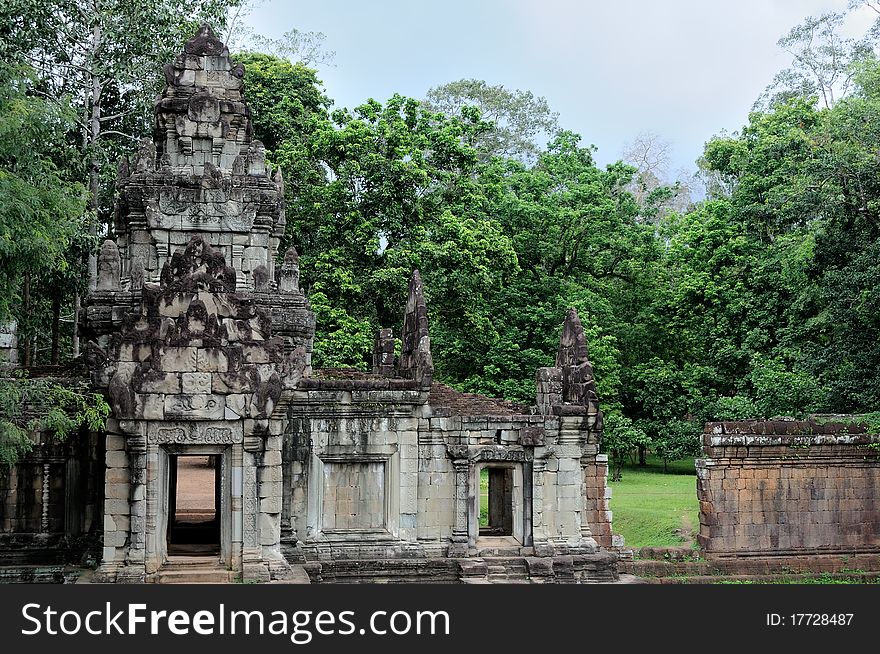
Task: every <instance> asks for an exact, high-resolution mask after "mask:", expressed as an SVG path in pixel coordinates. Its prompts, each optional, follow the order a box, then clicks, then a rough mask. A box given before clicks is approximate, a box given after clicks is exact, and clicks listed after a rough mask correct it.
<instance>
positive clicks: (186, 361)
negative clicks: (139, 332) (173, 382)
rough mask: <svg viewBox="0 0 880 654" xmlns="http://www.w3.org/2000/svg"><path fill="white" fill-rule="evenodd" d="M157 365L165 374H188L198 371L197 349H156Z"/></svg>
mask: <svg viewBox="0 0 880 654" xmlns="http://www.w3.org/2000/svg"><path fill="white" fill-rule="evenodd" d="M156 363H157V365H158V367H159V369H160V370H164V371H166V372H188V371H192V370H198V366H197V348H194V347H163V348H158V352H157V362H156Z"/></svg>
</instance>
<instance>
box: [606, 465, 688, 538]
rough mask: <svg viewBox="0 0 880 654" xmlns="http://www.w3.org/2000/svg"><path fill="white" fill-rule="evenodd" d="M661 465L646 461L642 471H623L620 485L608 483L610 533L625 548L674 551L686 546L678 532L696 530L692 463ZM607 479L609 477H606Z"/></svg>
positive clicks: (634, 469) (626, 468) (638, 469)
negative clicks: (676, 547)
mask: <svg viewBox="0 0 880 654" xmlns="http://www.w3.org/2000/svg"><path fill="white" fill-rule="evenodd" d="M668 471H669V472H668V474H663V463H662V462H661V461H658V460H656V459H653V458H651V457H648V465H647V466H645V467H625V468H624V469H623V475H622V478H621V480H620V481H617V482H612V481H609V482H608V485H609V486H610V487H611V489H612V496H611V511H612V513H613V515H614V517H613V525H612V526H613V528H614V533H616V534H621V535H622V536H623V537H624V540H625V543H626V545H627V546H628V547H674V546H681V545H685V544H689V543H690V540H689V539H688V540H686V539H684V538H682V536H681V535H680V533H679V531H680V530H684V533H688V534H690V533H692V532H696V531H698V530H699V527H700V523H699V510H700V505H699V502H698V501H697V478H696V473H695V472H694V462H693V459H689V460H684V461H675V462H670V464H669V466H668ZM609 479H610V473H609Z"/></svg>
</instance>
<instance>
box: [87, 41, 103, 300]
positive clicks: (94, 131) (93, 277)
mask: <svg viewBox="0 0 880 654" xmlns="http://www.w3.org/2000/svg"><path fill="white" fill-rule="evenodd" d="M100 47H101V26H100V25H95V26H94V27H93V28H92V58H93V59H94V58H95V57H96V55H97V52H98V50H99V48H100ZM92 64H93V65H94V61H93V62H92ZM91 86H92V88H91V93H92V95H91V107H92V113H91V117H90V118H89V147H88V152H89V204H88V209H89V216H90V218H91V223H90V224H89V234H91V235H92V236H94V237H97V236H98V191H99V188H100V186H99V185H100V179H101V177H100V173H101V168H100V163H99V162H98V139H99V138H100V137H101V80H100V78H99V77H98V74H97V73H96V72H94V71H93V72H92V73H91ZM97 285H98V257H97V254H96V253H95V252H94V251H93V250H92V251H90V252H89V291H94V290H95V288H96V287H97Z"/></svg>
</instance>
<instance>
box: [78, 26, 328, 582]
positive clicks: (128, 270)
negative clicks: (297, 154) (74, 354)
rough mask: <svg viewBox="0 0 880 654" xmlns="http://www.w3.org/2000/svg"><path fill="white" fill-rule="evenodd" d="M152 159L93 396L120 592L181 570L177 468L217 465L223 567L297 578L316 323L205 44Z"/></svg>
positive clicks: (265, 181)
mask: <svg viewBox="0 0 880 654" xmlns="http://www.w3.org/2000/svg"><path fill="white" fill-rule="evenodd" d="M165 77H166V81H167V86H166V88H165V90H164V92H163V93H162V95H161V97H160V98H159V99H158V100H157V101H156V106H155V111H156V130H155V138H154V140H153V141H149V140H147V141H144V142H143V143H142V144H141V146H140V149H139V152H138V155H137V158H136V160H135V162H134V164H133V165H129V163H128V161H126V160H123V161H122V162H120V165H119V179H118V181H117V188H118V191H119V197H118V202H117V207H116V218H115V232H116V240H115V242H114V241H112V240H108V241H106V242H105V243H104V245H103V246H102V248H101V253H100V257H99V278H98V285H97V289H96V291H95V292H94V293H93V294H92V296H91V298H90V300H89V306H88V309H87V324H86V329H85V331H86V336H87V338H88V339H89V340H90V343H89V356H90V359H91V364H92V370H93V382H94V383H95V385H96V386H98V387H99V388H103V389H106V390H107V393H108V395H109V398H110V403H111V406H112V408H113V414H112V419H111V420H110V421H109V423H108V434H107V441H106V452H107V454H106V477H105V505H104V516H105V519H104V552H103V563H102V566H101V574H102V576H103V577H104V578H106V579H114V580H119V581H125V580H132V581H140V580H143V579H144V578H145V577H148V576H149V575H151V574H153V573H155V572H157V570H159V569H160V568H161V566H162V565H163V564H164V563H165V561H166V560H167V554H168V547H169V542H170V535H169V534H170V533H171V531H170V530H169V524H170V522H171V521H173V519H174V506H175V505H174V499H173V495H174V484H175V483H176V482H175V477H174V475H175V472H174V471H175V470H176V465H177V464H176V461H177V458H178V457H180V456H187V455H194V454H199V455H206V456H209V457H211V459H210V460H211V461H213V462H214V465H215V470H216V472H215V479H216V499H217V504H218V507H217V508H218V510H217V518H216V521H217V522H218V523H219V524H218V525H217V529H218V532H217V541H218V543H217V547H218V549H219V555H220V561H221V562H222V563H223V564H224V565H225V566H226V567H227V568H228V569H230V570H232V571H234V572H236V573H239V572H240V573H241V574H242V576H243V578H244V579H254V580H267V579H269V578H270V576H279V575H283V573H284V571H285V569H286V568H287V563H286V562H285V561H284V558H283V556H282V555H281V553H280V550H279V544H280V520H281V518H280V516H281V495H282V492H281V479H282V477H281V450H282V443H281V440H282V436H281V435H282V433H283V432H284V430H285V427H286V424H287V417H286V410H287V405H288V402H289V396H290V394H291V392H292V390H293V388H294V387H295V386H296V384H297V383H298V382H299V380H300V379H301V378H302V376H303V375H304V374H308V373H309V372H310V367H311V349H312V338H313V335H314V326H315V319H314V315H313V314H312V312H311V311H310V310H309V307H308V303H307V301H306V299H305V297H304V295H303V294H302V292H301V291H300V289H299V284H298V280H299V268H298V257H297V254H296V251H295V250H293V249H292V248H291V249H290V250H289V251H288V252H287V255H286V256H285V258H284V264H283V265H282V266H280V267H276V263H275V262H276V256H277V253H278V246H279V242H280V239H281V237H282V236H283V232H284V203H283V191H284V189H283V183H282V180H281V175H280V173H278V174H276V175H275V177H274V179H273V178H270V176H269V173H268V171H267V169H266V164H265V157H264V150H263V146H262V144H261V143H260V142H259V141H255V140H254V139H253V129H252V126H251V120H250V110H249V108H248V106H247V105H246V104H245V103H244V102H243V100H242V83H243V77H244V70H243V69H242V67H241V66H233V65H232V63H231V61H230V59H229V53H228V51H227V49H226V47H225V46H224V45H223V44H222V43H221V42H220V41H219V40H218V39H217V38H216V37H215V36H214V34H213V33H212V32H211V30H210V29H209V28H208V27H207V26H203V27H202V29H201V30H200V31H199V33H198V34H197V35H196V36H195V37H194V38H193V39H191V40H190V41H189V42H188V43H187V44H186V46H185V48H184V52H183V53H181V54H180V55H179V56H178V57H177V59H176V60H175V61H174V63H173V64H169V65H168V66H166V68H165Z"/></svg>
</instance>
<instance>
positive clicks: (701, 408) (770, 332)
mask: <svg viewBox="0 0 880 654" xmlns="http://www.w3.org/2000/svg"><path fill="white" fill-rule="evenodd" d="M85 4H88V3H87V2H85V0H83V2H79V3H78V2H69V3H58V2H54V3H53V2H52V1H50V0H27V1H25V0H18V1H17V2H15V3H13V5H15V6H16V7H19V9H20V8H21V7H23V6H25V5H28V6H32V8H39V7H43V6H44V5H45V7H43V8H50V9H51V8H52V7H54V13H53V11H48V12H45V11H44V12H42V13H39V12H36V13H39V15H40V16H42V18H41V21H42V22H41V21H37V22H36V23H33V24H31V23H23V22H21V21H18V22H14V21H12V22H10V23H9V24H8V25H5V26H4V27H3V29H4V30H6V31H4V34H6V33H7V32H8V36H9V38H7V39H6V41H5V43H4V45H3V48H4V51H3V53H4V54H5V55H6V56H7V58H8V59H9V60H10V61H27V60H30V61H32V62H34V63H35V65H37V70H36V73H34V72H26V71H24V69H21V68H16V69H14V71H13V72H12V73H10V74H9V75H6V76H5V77H4V79H9V80H12V81H11V82H9V83H8V84H6V85H5V86H4V87H3V89H4V91H3V92H4V97H3V99H2V101H3V103H4V104H3V107H2V114H0V164H2V169H0V190H2V196H0V229H2V230H3V233H0V237H2V239H3V240H0V266H3V267H4V272H6V274H7V280H8V281H5V282H4V283H5V284H6V286H4V287H3V288H2V297H0V309H2V308H3V307H11V306H12V305H13V304H14V303H15V299H16V298H17V297H19V296H20V295H21V293H22V288H23V287H22V284H23V280H24V279H25V274H24V273H25V270H26V269H27V268H28V267H31V268H32V270H31V280H32V284H31V288H30V292H31V294H32V295H33V298H32V300H31V305H30V306H32V307H34V310H32V311H28V312H26V315H22V316H21V319H22V320H23V321H25V322H26V321H27V319H29V318H30V319H32V320H34V319H35V318H34V317H35V316H46V315H47V313H46V312H50V313H53V314H54V323H55V324H57V323H58V317H59V314H60V312H61V311H62V309H63V308H66V307H67V306H69V305H65V307H61V306H59V304H58V301H57V299H58V298H59V297H63V298H69V296H70V291H71V289H76V290H81V283H82V274H80V275H79V276H78V277H77V278H78V279H79V283H80V286H79V287H77V286H75V284H74V285H71V284H70V283H68V282H64V281H63V280H64V275H63V274H62V273H64V271H65V270H78V271H82V269H83V262H84V257H83V253H84V252H85V251H86V250H89V249H90V248H93V247H94V240H95V239H92V241H89V240H88V239H87V238H83V237H82V234H83V232H84V231H86V230H84V228H83V226H84V225H88V224H92V225H93V224H94V220H92V219H93V218H94V217H95V216H97V217H98V218H99V219H101V220H103V219H106V217H107V216H109V214H110V210H111V201H112V198H111V197H110V194H109V192H108V190H109V189H110V188H111V187H110V186H109V184H108V182H109V181H110V177H112V175H110V174H108V172H107V171H108V167H107V166H106V165H105V164H106V163H107V162H108V161H109V160H110V157H111V155H114V154H116V153H117V152H120V151H123V150H124V148H123V147H122V145H121V144H123V143H125V141H124V135H125V134H129V133H131V134H135V135H141V134H146V133H148V132H149V130H148V129H147V124H146V122H145V116H146V113H145V111H144V107H145V106H147V105H146V103H145V98H148V97H149V95H150V94H151V93H152V92H153V91H154V90H155V85H156V84H157V83H161V82H160V81H159V71H160V66H159V61H158V60H159V59H160V58H163V57H164V59H163V61H164V60H165V59H167V58H168V57H169V56H170V54H169V53H171V52H175V51H177V50H179V49H180V47H181V45H182V40H183V38H184V36H183V34H184V33H185V32H186V31H187V30H190V29H191V27H192V22H191V21H192V20H193V19H194V18H197V17H198V16H203V15H209V16H215V17H216V16H219V15H220V14H219V12H220V11H221V10H222V8H223V6H225V5H229V4H234V2H225V3H224V2H221V1H220V0H216V1H215V0H204V1H203V2H200V3H197V5H196V6H194V8H193V9H192V11H191V12H188V13H187V12H176V8H178V6H179V3H176V2H173V1H172V0H165V1H163V2H162V3H156V4H155V7H153V8H151V9H149V11H147V10H146V9H130V10H127V9H126V10H125V11H123V9H121V8H120V9H119V12H121V13H119V14H118V20H115V19H111V18H112V17H113V16H117V14H115V13H114V12H115V11H117V9H114V7H116V4H114V3H110V4H108V5H106V8H107V9H106V11H107V12H108V13H100V14H96V16H95V18H94V20H92V22H91V23H89V21H87V20H80V19H81V18H82V16H81V15H80V14H78V16H79V17H78V18H77V21H79V22H75V23H71V24H72V25H73V27H75V28H76V29H73V28H72V29H73V31H72V32H71V34H69V35H65V37H66V38H68V37H70V36H71V35H72V36H74V37H75V38H74V41H76V38H78V37H76V35H77V34H80V36H82V34H86V35H87V36H85V37H82V39H80V40H82V41H83V42H82V43H81V44H79V43H78V42H77V43H74V44H73V45H75V46H77V47H75V48H73V50H71V53H72V55H71V56H73V57H74V59H71V60H70V61H68V60H66V59H65V52H66V50H65V48H67V46H68V45H70V44H66V45H65V43H66V42H64V41H63V39H62V41H60V42H59V43H53V42H52V41H51V38H50V36H51V34H52V29H54V28H55V27H57V25H56V24H55V23H54V22H53V21H54V20H55V19H56V18H57V16H58V15H64V11H68V10H69V11H73V10H75V9H76V7H78V6H80V5H83V6H84V5H85ZM124 4H125V3H121V4H120V5H119V6H120V7H122V5H124ZM855 4H857V5H859V4H863V3H859V2H856V3H855ZM103 6H104V5H102V7H103ZM15 11H16V10H14V9H13V14H14V13H15ZM59 12H60V13H59ZM150 12H152V13H150ZM145 20H149V21H150V30H148V32H147V33H148V34H150V35H151V36H150V38H149V39H147V40H142V41H138V42H129V39H128V36H127V32H130V31H131V29H132V26H137V25H140V24H141V23H143V22H144V21H145ZM841 20H842V19H841V18H840V17H839V16H830V15H829V16H826V17H823V18H820V19H815V20H814V19H809V20H808V21H805V22H804V23H803V24H802V25H801V26H798V28H796V29H794V30H792V32H791V33H790V34H789V35H788V36H786V37H784V38H783V40H781V41H780V44H781V45H782V46H783V47H784V48H787V49H788V50H789V51H791V52H793V53H798V56H799V57H800V58H799V59H797V60H796V62H795V65H794V67H793V68H792V69H790V70H789V71H783V74H780V75H779V76H777V78H776V79H775V80H774V82H773V84H772V85H771V88H770V90H769V91H768V93H767V94H766V96H765V102H764V104H763V106H762V108H761V109H760V110H756V111H754V112H753V113H752V114H751V115H750V116H749V119H748V124H747V125H745V126H744V127H743V129H742V130H741V131H740V132H739V133H735V134H732V135H725V136H720V137H716V138H713V139H711V140H709V142H708V143H707V144H706V147H705V151H704V153H703V156H702V158H701V161H700V166H701V173H702V176H703V178H704V180H705V182H706V187H707V189H706V190H707V195H706V197H705V198H703V199H701V200H700V201H699V202H696V203H694V204H689V203H688V202H686V201H684V196H683V195H682V193H681V187H678V186H672V187H667V186H664V185H663V184H662V183H661V182H660V179H659V178H656V176H655V178H656V179H655V178H652V181H651V184H650V185H649V186H650V188H648V185H646V183H645V182H644V179H645V175H646V171H644V170H640V169H639V168H637V167H634V166H630V165H627V164H625V163H622V162H617V163H615V164H611V165H608V166H605V167H599V166H597V165H596V163H595V161H594V158H593V154H594V153H593V149H592V148H591V147H585V146H584V145H583V144H582V142H581V138H580V136H578V135H576V134H573V133H571V132H568V131H565V130H559V129H558V127H557V125H556V120H557V117H556V115H555V114H554V113H553V112H552V111H550V109H549V107H548V105H547V103H546V101H544V99H543V98H535V97H534V96H532V94H530V93H528V92H521V91H508V90H506V89H504V88H502V87H497V86H491V85H489V84H487V83H485V82H482V81H479V80H462V81H460V82H454V83H452V84H447V85H444V86H441V87H437V88H435V89H432V90H431V92H430V93H429V97H428V99H427V101H425V102H420V101H418V100H416V99H412V98H406V97H402V96H399V95H394V96H393V97H391V98H390V99H388V100H387V101H385V102H379V101H376V100H374V99H369V100H367V101H366V102H364V103H363V104H362V105H360V106H357V107H354V108H352V109H342V108H334V107H333V103H332V101H331V99H329V98H327V97H326V95H325V92H324V90H323V89H322V88H321V82H320V81H319V79H318V74H317V72H316V71H315V70H313V69H311V68H309V67H307V65H305V64H303V63H292V62H291V61H288V60H286V59H282V58H279V57H278V56H276V55H268V54H262V53H259V52H247V53H241V54H239V55H237V59H238V61H240V62H242V63H243V64H244V65H245V67H246V71H247V73H246V77H245V94H246V98H247V100H248V102H249V103H250V104H251V107H252V109H253V115H254V127H255V133H256V137H257V138H259V139H260V140H261V141H262V142H263V143H264V144H265V145H266V147H267V151H268V158H269V160H270V162H271V163H272V165H273V166H275V167H278V168H280V169H281V170H282V172H283V174H284V179H285V189H286V200H287V214H288V223H287V224H288V231H287V234H286V240H287V243H288V244H293V245H295V246H296V248H297V249H298V251H299V253H300V256H301V259H300V265H301V269H302V284H303V286H304V290H305V291H306V293H307V294H308V297H309V299H310V301H311V304H312V308H313V309H314V311H315V313H316V315H317V319H318V329H317V334H316V337H315V352H314V363H315V365H316V366H318V367H321V366H325V367H326V366H342V365H352V366H357V367H361V368H365V367H367V366H368V364H369V360H370V355H371V349H372V341H373V336H374V333H375V331H376V329H378V328H379V327H394V328H396V329H397V330H398V331H399V328H400V324H401V321H402V315H401V314H402V308H403V304H404V301H405V297H406V287H407V282H408V279H409V276H410V274H411V272H412V270H413V269H415V268H418V269H419V270H420V271H421V272H422V277H423V279H424V282H425V290H426V294H427V299H428V307H429V320H430V328H431V338H432V349H433V353H434V361H435V365H436V376H437V378H438V379H440V380H442V381H444V382H447V383H450V384H452V385H454V386H456V387H458V388H461V389H463V390H467V391H473V392H480V393H484V394H488V395H493V396H503V397H506V398H509V399H512V400H519V401H525V402H529V401H531V400H532V399H533V393H534V371H535V368H536V367H538V366H543V365H549V364H550V363H552V361H553V356H554V351H555V348H556V344H557V341H558V335H559V330H560V326H561V323H562V320H563V317H564V315H565V312H566V310H567V309H568V308H569V307H576V308H577V309H578V312H579V314H580V316H581V319H582V321H583V324H584V326H585V329H586V331H587V337H588V341H589V344H590V357H591V360H592V362H593V364H594V368H595V374H596V379H597V383H598V388H599V395H600V400H601V403H602V406H603V409H604V411H605V413H606V415H607V422H606V428H607V429H606V441H605V448H606V450H607V451H608V452H609V453H610V454H611V455H612V458H613V461H614V463H615V470H617V471H619V470H620V467H621V465H622V463H623V462H624V461H625V460H626V458H627V457H628V456H629V454H630V452H632V451H633V450H634V449H642V450H645V449H648V450H651V451H653V452H654V453H655V454H656V455H657V456H658V457H659V458H660V459H661V460H662V461H670V460H675V459H678V458H681V457H687V456H693V455H694V454H696V453H697V452H698V451H699V433H700V431H701V430H702V424H703V422H704V421H706V420H712V419H738V418H750V417H771V416H774V415H803V414H806V413H810V412H817V411H827V412H843V411H848V412H864V411H872V410H875V409H876V408H877V406H878V403H880V402H878V401H880V291H878V290H877V289H878V288H880V263H878V261H880V159H878V158H877V152H878V150H880V64H878V62H877V61H876V60H875V59H874V56H873V51H874V49H875V46H876V43H875V41H874V39H875V37H874V36H872V35H873V34H875V32H869V33H868V35H867V36H866V37H864V38H863V39H861V40H858V41H854V40H845V39H843V40H842V37H840V36H839V29H840V25H841ZM89 25H91V26H92V27H94V26H95V25H97V26H98V27H99V28H100V29H99V31H100V32H101V35H102V36H101V39H99V40H98V41H97V42H96V41H94V36H88V35H89V34H93V32H89V31H88V30H86V31H85V32H83V31H82V30H83V29H85V28H87V27H89ZM77 30H79V31H77ZM83 39H84V40H83ZM90 39H92V40H90ZM145 43H148V44H150V45H149V47H147V46H145V45H144V44H145ZM155 43H160V44H162V47H161V48H160V49H156V48H154V47H153V45H152V44H155ZM114 44H115V45H114ZM80 45H83V46H84V47H85V49H83V48H80V47H79V46H80ZM71 47H73V46H71ZM89 48H91V50H89ZM101 48H105V49H106V52H107V57H104V58H101V57H100V56H99V54H100V53H101V52H104V51H103V50H101ZM68 49H70V48H68ZM160 50H161V51H160ZM90 52H91V53H92V54H91V55H89V53H90ZM77 53H79V54H77ZM838 55H839V56H838ZM89 56H91V57H92V59H89ZM76 57H79V58H76ZM73 61H75V62H76V65H77V66H78V67H79V68H82V69H83V70H81V71H80V73H81V74H77V75H71V76H67V77H65V76H64V75H59V71H63V70H65V69H66V68H65V67H69V65H70V63H71V62H73ZM154 64H155V66H154ZM147 69H149V70H151V71H152V73H150V74H149V75H146V74H145V75H143V76H142V77H138V78H137V79H135V75H136V74H139V71H144V70H147ZM96 79H97V80H98V81H103V82H102V83H103V86H102V88H101V93H100V98H99V102H98V103H97V104H98V105H100V106H99V107H97V108H98V109H99V110H100V111H99V112H98V113H99V114H100V119H99V124H98V126H97V128H96V129H97V132H95V131H89V130H90V129H91V127H90V126H93V125H94V124H93V123H91V122H90V121H89V118H90V117H91V116H93V115H94V110H95V108H96V106H97V105H96V102H95V100H94V99H93V98H92V96H90V94H89V88H90V87H89V84H88V82H89V81H90V80H91V81H92V82H94V81H95V80H96ZM110 80H117V82H113V81H110ZM47 96H48V97H49V98H50V99H51V104H47V103H46V101H44V100H42V99H38V98H43V97H47ZM28 116H30V118H28ZM19 125H23V126H25V127H23V128H22V127H18V126H19ZM28 125H30V126H32V127H33V129H31V128H28V127H27V126H28ZM38 129H39V130H41V131H36V130H38ZM541 134H544V135H546V136H548V137H549V138H550V141H549V143H547V144H546V145H542V144H540V143H538V142H537V141H536V140H535V139H536V138H537V137H538V136H539V135H541ZM120 138H121V139H123V140H122V141H120V140H119V139H120ZM25 141H27V142H25ZM28 144H32V145H33V147H30V146H29V145H28ZM22 152H26V153H27V154H28V156H27V157H25V158H22V157H21V156H20V153H22ZM77 182H79V183H80V185H77ZM87 182H88V184H86V183H87ZM84 186H87V191H88V192H87V194H86V197H87V199H89V200H90V204H89V205H84V204H83V202H84V201H83V197H82V192H83V189H84ZM673 200H675V201H673ZM86 206H88V207H90V209H87V208H86ZM50 216H51V217H54V219H51V220H50V219H49V217H50ZM98 231H100V230H98ZM19 234H21V236H19ZM40 252H45V254H46V256H34V253H40ZM68 277H69V275H68ZM75 277H76V276H75ZM74 281H76V280H74ZM65 284H66V285H65ZM65 302H69V299H65ZM50 322H53V321H49V320H46V319H45V318H43V319H42V323H40V322H36V323H33V325H34V326H30V325H28V324H26V325H25V327H24V329H25V332H26V333H27V330H28V329H33V330H34V331H35V332H36V333H34V334H33V336H34V338H36V340H35V341H34V342H35V343H37V347H36V349H35V351H36V353H37V354H35V362H38V363H39V362H42V361H41V356H40V355H38V353H39V352H40V351H41V350H40V347H39V343H40V339H41V338H42V339H44V341H45V340H46V338H47V336H46V334H45V332H46V329H45V327H43V328H42V331H41V330H40V328H39V327H38V326H37V325H39V324H43V325H45V324H48V323H50ZM31 340H33V339H31ZM55 340H57V338H56V339H55ZM28 342H31V341H30V340H29V341H28ZM65 345H66V343H65ZM45 349H46V348H43V350H45ZM42 358H43V359H45V355H42ZM61 358H62V359H63V358H64V357H63V356H62V357H61Z"/></svg>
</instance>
